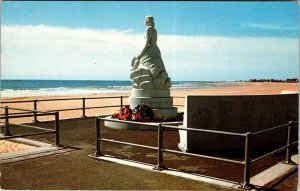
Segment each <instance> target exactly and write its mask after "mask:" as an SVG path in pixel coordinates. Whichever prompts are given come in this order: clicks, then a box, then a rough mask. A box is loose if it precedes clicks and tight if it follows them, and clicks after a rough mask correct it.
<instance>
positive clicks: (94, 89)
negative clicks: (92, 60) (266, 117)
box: [0, 80, 233, 98]
mask: <svg viewBox="0 0 300 191" xmlns="http://www.w3.org/2000/svg"><path fill="white" fill-rule="evenodd" d="M232 83H233V82H208V81H192V82H191V81H173V82H172V87H171V89H190V88H200V87H201V88H209V87H215V86H228V85H230V84H232ZM0 87H1V97H2V98H4V97H9V98H11V97H27V96H52V95H75V94H107V93H129V92H130V90H131V82H130V81H107V80H1V83H0Z"/></svg>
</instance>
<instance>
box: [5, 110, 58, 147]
mask: <svg viewBox="0 0 300 191" xmlns="http://www.w3.org/2000/svg"><path fill="white" fill-rule="evenodd" d="M0 108H2V109H4V111H5V114H4V115H0V118H1V119H5V122H1V123H2V124H5V131H4V137H0V140H6V139H13V138H20V137H28V136H35V135H44V134H52V133H54V134H55V144H56V146H61V144H60V134H59V131H60V130H59V128H60V127H59V112H58V111H56V112H51V111H38V110H28V109H20V108H13V107H8V106H5V107H2V106H0ZM10 110H16V111H23V112H19V113H9V111H10ZM51 115H52V116H54V118H55V129H54V130H51V129H46V128H42V127H37V126H32V125H25V124H17V123H11V122H9V119H13V118H24V117H32V116H36V117H37V116H51ZM11 125H14V126H20V127H27V128H31V129H37V130H41V131H42V132H39V133H27V134H21V135H12V133H11V131H10V128H11Z"/></svg>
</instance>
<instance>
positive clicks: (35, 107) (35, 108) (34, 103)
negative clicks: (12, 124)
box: [33, 99, 38, 123]
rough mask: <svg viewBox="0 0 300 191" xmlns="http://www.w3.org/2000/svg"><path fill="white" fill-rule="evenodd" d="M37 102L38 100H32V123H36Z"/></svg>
mask: <svg viewBox="0 0 300 191" xmlns="http://www.w3.org/2000/svg"><path fill="white" fill-rule="evenodd" d="M37 102H38V100H36V99H35V100H33V110H34V116H33V122H34V123H35V122H38V120H37V116H36V110H37Z"/></svg>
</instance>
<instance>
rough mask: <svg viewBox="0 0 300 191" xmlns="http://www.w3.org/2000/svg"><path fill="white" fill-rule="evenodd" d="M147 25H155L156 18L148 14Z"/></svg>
mask: <svg viewBox="0 0 300 191" xmlns="http://www.w3.org/2000/svg"><path fill="white" fill-rule="evenodd" d="M145 25H146V26H153V27H154V25H155V24H154V18H153V17H152V16H146V18H145Z"/></svg>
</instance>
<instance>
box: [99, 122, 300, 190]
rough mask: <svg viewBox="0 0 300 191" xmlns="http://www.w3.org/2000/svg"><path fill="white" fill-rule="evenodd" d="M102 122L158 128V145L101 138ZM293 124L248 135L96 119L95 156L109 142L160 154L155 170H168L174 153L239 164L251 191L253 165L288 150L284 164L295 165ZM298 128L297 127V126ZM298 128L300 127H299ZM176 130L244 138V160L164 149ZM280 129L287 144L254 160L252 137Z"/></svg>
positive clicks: (243, 186) (244, 185)
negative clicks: (168, 133) (284, 130)
mask: <svg viewBox="0 0 300 191" xmlns="http://www.w3.org/2000/svg"><path fill="white" fill-rule="evenodd" d="M101 121H113V122H117V123H128V124H139V125H143V126H145V125H149V126H157V132H158V138H157V139H158V145H157V146H156V147H154V146H148V145H141V144H135V143H129V142H123V141H117V140H111V139H106V138H103V137H102V136H101V132H100V124H101ZM293 123H297V124H298V121H290V122H289V123H286V124H283V125H280V126H275V127H272V128H269V129H265V130H262V131H258V132H254V133H251V132H247V133H233V132H226V131H216V130H208V129H195V128H186V127H176V126H171V125H168V124H167V123H160V124H144V123H140V122H132V121H121V120H114V119H109V118H101V117H96V152H95V154H94V155H95V156H103V155H104V152H103V151H101V142H109V143H115V144H121V145H129V146H135V147H140V148H146V149H151V150H156V151H157V152H158V158H157V161H158V163H157V166H156V167H155V168H154V169H155V170H164V169H166V166H165V165H164V153H174V154H181V155H188V156H194V157H200V158H207V159H212V160H217V161H223V162H228V163H234V164H239V165H243V166H244V174H243V182H242V184H241V188H243V189H251V187H252V186H251V183H250V178H251V177H250V170H251V168H250V167H251V165H252V164H254V163H256V162H258V161H261V160H262V159H265V158H267V157H270V156H273V155H275V154H277V153H279V152H282V151H284V150H286V156H285V161H284V163H286V164H293V161H292V160H291V149H292V146H293V145H296V144H298V141H295V142H292V139H291V127H292V124H293ZM295 126H296V125H295ZM297 127H298V126H297ZM165 128H168V129H176V130H184V131H196V132H203V133H213V134H222V135H228V136H236V137H243V138H244V140H245V145H244V150H245V153H244V160H233V159H228V158H222V157H215V156H211V155H202V154H195V153H186V152H182V151H178V150H172V149H167V148H165V147H164V129H165ZM278 128H287V144H286V145H285V146H283V147H281V148H279V149H276V150H274V151H272V152H269V153H267V154H265V155H263V156H260V157H258V158H255V159H253V158H252V155H251V154H252V152H251V150H252V141H251V139H252V137H253V136H256V135H259V134H262V133H265V132H269V131H273V130H275V129H278Z"/></svg>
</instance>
